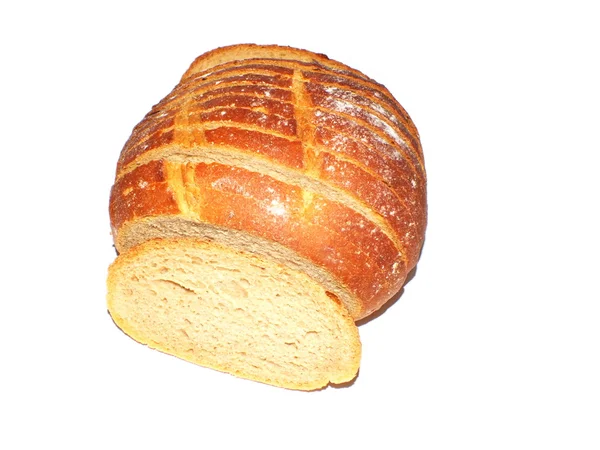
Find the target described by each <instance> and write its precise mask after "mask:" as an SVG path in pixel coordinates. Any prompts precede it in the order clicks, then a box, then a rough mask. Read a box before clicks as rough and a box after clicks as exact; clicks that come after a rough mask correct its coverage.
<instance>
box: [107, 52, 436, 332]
mask: <svg viewBox="0 0 600 450" xmlns="http://www.w3.org/2000/svg"><path fill="white" fill-rule="evenodd" d="M215 153H218V154H220V155H222V156H223V158H225V157H226V158H228V162H227V163H224V162H218V161H215V158H216V157H215V156H214V154H215ZM173 155H176V158H175V157H174V156H173ZM186 158H187V161H188V163H185V161H186ZM217 159H218V158H217ZM251 160H255V161H259V162H260V166H258V165H256V166H252V165H251V164H250V163H248V161H251ZM275 174H278V175H277V176H275ZM286 174H291V175H293V177H290V180H289V181H287V182H286V181H285V176H286ZM300 179H303V180H304V179H305V180H306V181H305V182H304V181H303V182H302V183H300V182H299V181H298V180H300ZM307 186H308V187H309V188H307ZM311 186H312V188H310V187H311ZM318 186H324V187H326V188H327V189H324V190H323V191H319V190H318V189H317V187H318ZM110 215H111V225H112V228H113V232H114V235H115V243H116V245H117V248H118V249H119V247H120V243H121V242H123V241H124V239H123V237H122V236H120V235H119V230H120V229H121V227H122V226H123V225H124V224H127V223H131V222H133V221H136V220H145V219H148V218H151V217H159V216H176V217H188V218H190V220H197V221H204V222H206V223H209V224H214V225H217V226H220V227H228V228H231V229H235V230H240V231H245V232H248V233H251V234H255V235H257V236H260V237H262V238H266V239H269V240H272V241H274V242H277V243H279V244H282V245H285V246H288V247H289V248H291V249H293V250H294V251H296V252H297V253H298V254H299V255H301V256H302V257H303V258H307V259H309V260H311V261H312V262H314V263H315V264H317V265H318V266H320V267H323V268H325V269H326V270H328V271H329V272H331V273H332V274H333V276H334V277H336V278H337V279H339V280H340V283H341V284H343V285H344V286H345V287H346V288H347V289H348V290H349V291H351V292H352V294H353V295H354V296H355V297H356V298H357V299H358V303H359V305H360V306H359V308H357V309H355V310H354V311H352V312H351V313H352V315H353V317H354V319H355V320H358V319H361V318H363V317H365V316H367V315H369V314H371V313H372V312H373V311H375V310H377V309H378V308H380V307H381V306H382V305H383V304H384V303H385V302H386V301H387V300H388V299H389V298H390V297H391V296H392V295H394V294H395V293H396V292H397V291H398V290H399V289H400V288H401V286H402V284H403V283H404V280H405V279H406V275H407V274H408V272H409V271H410V270H411V269H412V268H413V267H414V266H415V265H416V263H417V261H418V258H419V254H420V250H421V246H422V244H423V240H424V234H425V227H426V222H427V205H426V173H425V168H424V160H423V152H422V148H421V144H420V140H419V135H418V132H417V130H416V127H415V125H414V123H413V122H412V120H411V119H410V117H409V116H408V114H407V113H406V111H405V110H404V109H403V108H402V106H400V104H399V103H398V102H397V101H396V100H395V99H394V97H393V96H392V95H391V94H390V93H389V91H388V90H387V89H386V88H385V87H383V86H382V85H380V84H378V83H376V82H375V81H373V80H371V79H370V78H368V77H367V76H366V75H364V74H362V73H361V72H359V71H357V70H355V69H352V68H350V67H348V66H346V65H344V64H341V63H338V62H336V61H333V60H330V59H329V58H327V57H326V56H325V55H321V54H317V53H313V52H308V51H305V50H299V49H293V48H289V47H278V46H256V45H246V44H244V45H238V46H230V47H225V48H221V49H216V50H213V51H212V52H208V53H206V54H204V55H202V56H200V57H199V58H197V59H196V60H195V61H194V63H192V65H191V66H190V68H189V69H188V71H186V73H185V74H184V75H183V77H182V79H181V82H180V84H179V85H178V86H176V87H175V89H174V90H173V92H172V93H171V94H169V95H168V96H167V97H165V98H164V99H163V100H162V101H161V102H159V103H158V104H157V105H155V106H154V107H153V109H152V110H151V111H150V113H148V114H147V115H146V117H145V118H144V119H143V120H142V121H141V122H140V123H139V124H138V125H137V126H136V127H135V129H134V130H133V132H132V135H131V137H130V138H129V140H128V141H127V143H126V144H125V147H124V148H123V151H122V153H121V157H120V159H119V163H118V166H117V175H116V181H115V184H114V186H113V189H112V192H111V201H110Z"/></svg>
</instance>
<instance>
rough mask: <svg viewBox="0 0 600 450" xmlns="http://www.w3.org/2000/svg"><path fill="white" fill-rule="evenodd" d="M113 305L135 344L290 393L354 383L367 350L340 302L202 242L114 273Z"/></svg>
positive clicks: (150, 249)
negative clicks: (330, 384)
mask: <svg viewBox="0 0 600 450" xmlns="http://www.w3.org/2000/svg"><path fill="white" fill-rule="evenodd" d="M108 292H109V295H108V308H109V310H110V313H111V315H112V317H113V319H114V321H115V323H116V324H117V325H118V326H119V327H120V328H121V329H122V330H123V331H125V333H127V334H128V335H130V336H131V337H133V338H134V339H135V340H137V341H139V342H141V343H143V344H146V345H148V346H149V347H151V348H155V349H158V350H161V351H163V352H165V353H168V354H172V355H175V356H178V357H180V358H182V359H185V360H188V361H191V362H194V363H196V364H200V365H202V366H206V367H210V368H213V369H216V370H220V371H223V372H228V373H231V374H235V375H237V376H240V377H243V378H248V379H251V380H256V381H260V382H264V383H269V384H274V385H277V386H282V387H286V388H291V389H302V390H312V389H318V388H321V387H323V386H326V385H327V384H328V383H344V382H347V381H350V380H352V379H353V378H354V377H355V376H356V374H357V371H358V367H359V361H360V352H361V345H360V340H359V335H358V330H357V328H356V326H355V324H354V321H353V320H352V318H351V317H350V315H349V314H348V312H347V311H346V309H345V308H344V306H343V305H342V304H341V302H340V301H339V300H337V298H336V297H335V296H334V295H332V294H331V293H329V292H327V291H326V290H325V289H324V288H323V287H322V285H321V284H319V283H317V282H315V281H314V280H313V279H312V278H310V277H309V276H307V275H306V274H304V273H303V272H300V271H298V270H292V269H290V268H289V267H286V266H283V265H281V264H278V263H276V262H274V261H273V260H270V259H265V258H260V257H258V256H256V255H254V254H252V253H248V252H244V251H240V250H234V249H232V248H231V247H228V246H222V245H219V244H215V243H212V242H206V241H202V240H197V239H159V240H150V241H146V242H144V243H142V244H140V245H138V246H136V247H134V248H132V249H130V250H129V251H128V252H126V253H124V254H122V255H120V256H119V257H118V258H117V259H116V261H115V262H114V263H113V265H112V266H111V268H110V274H109V278H108Z"/></svg>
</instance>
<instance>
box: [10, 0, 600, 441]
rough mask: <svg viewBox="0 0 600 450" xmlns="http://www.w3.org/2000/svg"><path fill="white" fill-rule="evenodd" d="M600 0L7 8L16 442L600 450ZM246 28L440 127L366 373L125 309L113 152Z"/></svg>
mask: <svg viewBox="0 0 600 450" xmlns="http://www.w3.org/2000/svg"><path fill="white" fill-rule="evenodd" d="M594 3H595V2H592V1H590V2H582V1H569V2H553V1H548V2H541V1H540V2H533V1H521V2H512V1H504V2H475V1H473V2H465V1H453V2H428V1H425V2H418V1H411V2H382V1H375V0H371V1H365V2H362V3H357V4H354V3H352V2H327V1H325V0H322V1H318V2H311V1H299V2H285V1H278V2H265V1H259V0H255V1H247V2H232V1H225V0H223V1H212V2H201V1H197V2H180V1H174V0H170V1H165V2H143V3H142V2H140V3H135V4H134V3H130V2H126V1H121V2H94V3H92V2H72V3H67V2H64V1H63V2H61V1H48V2H41V1H40V2H5V3H3V5H4V6H2V7H0V46H1V47H0V48H1V50H2V51H1V53H0V65H1V66H2V69H0V102H1V105H0V147H1V149H2V153H1V154H2V176H0V184H1V186H0V188H1V190H0V192H1V196H2V197H1V199H2V208H1V211H2V213H1V214H2V220H1V221H0V227H1V236H2V238H3V245H2V250H1V257H2V261H3V263H4V268H3V269H1V273H2V290H1V294H0V296H1V309H0V339H1V341H0V342H1V345H2V347H1V349H2V350H1V352H2V353H1V358H0V366H1V369H0V412H1V413H2V415H3V418H2V419H1V422H0V423H1V426H0V427H1V431H0V448H3V449H25V448H27V449H42V448H61V449H83V448H111V449H138V448H139V449H142V448H144V449H151V448H171V449H174V448H211V449H212V448H277V449H283V448H312V449H322V448H368V449H386V448H398V449H400V448H402V449H409V450H411V449H448V448H457V449H461V450H464V449H542V448H543V449H599V448H600V289H599V287H598V280H599V279H600V278H599V276H598V272H599V269H600V263H599V261H598V254H599V252H600V241H599V237H598V232H599V230H600V221H599V220H598V210H599V195H600V183H599V181H598V178H599V171H600V165H599V161H600V159H599V158H598V154H599V152H600V138H599V132H600V88H599V85H600V70H599V67H598V65H599V62H600V31H599V29H600V25H599V17H600V16H599V14H598V13H597V12H596V11H595V10H594V8H593V7H592V6H593V4H594ZM8 5H10V6H8ZM92 5H93V6H92ZM392 5H395V6H393V7H392ZM392 8H393V9H392ZM241 42H256V43H262V44H267V43H277V44H285V45H292V46H297V47H302V48H307V49H310V50H313V51H317V52H321V53H326V54H327V55H329V56H330V57H331V58H334V59H338V60H341V61H343V62H345V63H347V64H349V65H351V66H354V67H355V68H357V69H359V70H362V71H363V72H365V73H367V74H368V75H369V76H371V77H372V78H375V79H376V80H378V81H379V82H381V83H383V84H385V85H386V86H387V87H388V88H389V89H390V90H391V91H392V92H393V93H394V95H395V96H396V97H397V99H398V100H399V101H400V102H401V103H402V104H403V106H404V107H405V108H406V109H407V110H408V111H409V113H410V114H411V116H412V118H413V120H414V121H415V123H416V125H417V127H418V128H419V131H420V134H421V138H422V143H423V147H424V151H425V157H426V165H427V171H428V178H429V227H428V231H427V239H426V243H425V249H424V252H423V255H422V259H421V262H420V264H419V266H418V270H417V274H416V277H415V278H414V279H413V280H412V281H411V282H410V283H409V284H408V285H407V287H406V289H405V292H404V294H403V295H402V297H401V298H400V300H398V301H397V302H396V303H394V304H393V305H392V306H391V307H390V308H389V309H388V310H387V311H386V312H385V313H384V314H383V315H381V316H380V317H379V318H377V319H376V320H374V321H371V322H369V323H367V324H366V325H364V326H361V328H360V332H361V336H362V341H363V349H364V356H363V360H362V366H361V371H360V375H359V377H358V379H357V380H356V382H355V383H354V384H353V385H352V386H351V387H349V388H344V389H334V388H329V389H326V390H323V391H319V392H314V393H302V392H293V391H286V390H282V389H277V388H273V387H269V386H265V385H261V384H257V383H253V382H248V381H244V380H239V379H236V378H233V377H231V376H229V375H224V374H220V373H217V372H213V371H210V370H207V369H203V368H200V367H197V366H194V365H191V364H189V363H185V362H183V361H180V360H177V359H175V358H172V357H169V356H166V355H163V354H161V353H158V352H155V351H151V350H149V349H147V348H145V347H144V346H142V345H139V344H137V343H135V342H134V341H132V340H131V339H129V338H128V337H127V336H125V335H124V334H123V333H122V332H120V331H119V330H118V329H117V328H116V327H115V325H114V324H113V323H112V321H111V319H110V317H109V316H108V314H107V313H106V307H105V303H104V302H105V299H104V296H105V284H104V283H105V277H106V270H107V266H108V265H109V263H110V262H111V261H112V260H113V259H114V257H115V252H114V249H113V247H112V241H111V237H110V234H109V232H110V229H109V219H108V212H107V210H108V195H109V189H110V186H111V184H112V181H113V176H114V170H115V167H116V162H117V158H118V155H119V152H120V150H121V148H122V146H123V144H124V143H125V140H126V139H127V137H128V136H129V133H130V132H131V129H132V128H133V126H134V125H135V124H136V123H137V122H138V121H139V120H140V119H141V118H142V117H143V115H144V114H145V113H146V112H147V111H148V110H149V109H150V107H151V106H152V105H153V104H154V103H156V102H158V101H159V100H160V99H161V98H162V97H163V96H165V95H166V94H167V93H168V92H169V91H170V90H171V89H172V88H173V87H174V85H175V84H176V83H177V82H178V80H179V78H180V76H181V75H182V74H183V72H184V71H185V69H186V68H187V67H188V65H189V64H190V63H191V62H192V60H193V59H194V58H195V57H196V56H198V55H199V54H201V53H203V52H205V51H208V50H211V49H213V48H215V47H218V46H222V45H227V44H234V43H241Z"/></svg>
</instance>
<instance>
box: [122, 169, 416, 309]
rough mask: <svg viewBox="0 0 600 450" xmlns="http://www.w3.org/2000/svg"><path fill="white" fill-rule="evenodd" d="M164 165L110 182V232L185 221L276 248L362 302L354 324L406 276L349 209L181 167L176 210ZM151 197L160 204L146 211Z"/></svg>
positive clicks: (247, 175) (230, 172) (268, 183)
mask: <svg viewBox="0 0 600 450" xmlns="http://www.w3.org/2000/svg"><path fill="white" fill-rule="evenodd" d="M161 165H162V167H161ZM166 165H167V163H166V162H164V161H153V162H151V163H149V164H147V165H144V166H140V167H138V168H136V169H135V170H133V171H132V172H129V173H127V174H126V175H124V176H123V177H121V178H120V179H119V180H118V181H117V183H116V184H115V186H114V188H113V191H112V202H111V206H112V208H111V217H112V223H113V227H114V228H115V230H119V229H120V228H121V226H122V225H123V224H125V223H127V222H133V221H135V220H138V219H144V218H148V217H152V216H174V217H188V218H189V219H190V220H194V221H196V222H199V223H206V224H211V225H216V226H218V227H221V228H226V229H232V230H238V231H244V232H247V233H250V234H252V235H255V236H258V237H260V238H264V239H266V240H269V241H273V242H277V243H278V244H281V245H284V246H285V247H287V248H290V249H291V250H294V251H295V252H297V253H298V254H299V255H300V256H301V257H303V258H306V259H308V260H309V261H312V262H313V263H314V264H316V265H317V266H319V267H324V268H326V269H327V270H328V271H330V272H331V273H332V274H333V275H334V277H335V278H336V279H338V280H340V281H341V282H342V283H343V284H344V285H345V286H346V287H347V288H348V289H349V290H350V291H351V292H352V293H353V294H354V295H355V296H356V297H358V298H360V299H362V300H363V303H362V305H361V309H360V310H359V311H353V312H354V313H355V314H356V315H357V316H364V315H366V314H367V313H369V312H371V311H374V310H375V309H377V308H379V307H380V306H381V304H382V302H384V301H385V300H387V299H388V298H389V297H390V296H391V295H393V294H394V293H395V292H397V291H398V289H400V287H401V284H402V282H403V276H402V274H404V273H406V264H405V262H404V260H403V258H402V255H401V254H400V253H399V252H398V251H397V249H396V248H395V246H394V244H393V243H392V242H391V241H390V240H389V239H388V238H387V236H386V235H385V234H384V233H383V232H382V231H381V230H380V229H379V227H378V226H377V225H376V224H373V223H372V222H369V221H368V220H366V219H365V218H364V217H363V216H361V215H360V214H358V213H356V212H354V211H353V210H352V209H350V208H348V207H346V206H344V205H341V204H339V203H337V202H333V201H330V200H328V199H326V198H323V197H322V196H320V195H319V194H317V193H313V192H307V191H306V190H303V189H301V188H299V187H297V186H293V185H289V184H286V183H283V182H281V181H278V180H275V179H273V178H272V177H269V176H267V175H263V174H259V173H256V172H251V171H248V170H245V169H241V168H238V167H233V166H225V165H222V164H216V163H212V164H205V163H198V164H187V165H185V166H181V169H182V172H181V179H180V180H179V182H180V183H181V184H180V189H181V190H182V191H183V192H186V193H190V195H188V196H187V198H186V200H185V203H186V205H185V207H182V205H181V204H180V202H178V200H177V194H176V193H174V192H173V190H174V188H175V186H176V185H177V181H173V182H172V183H171V188H168V187H165V183H166V182H165V177H164V174H166V173H167V172H168V170H167V168H166ZM156 174H160V175H159V176H157V175H156ZM157 194H158V195H157ZM155 197H158V199H159V200H160V202H155V203H153V204H152V205H151V206H150V203H151V202H152V199H153V198H155ZM116 234H117V236H116V243H117V248H118V249H120V247H121V246H120V244H119V242H120V241H119V237H118V231H117V233H116ZM365 236H368V239H367V238H365ZM398 274H400V275H401V276H400V277H399V276H398Z"/></svg>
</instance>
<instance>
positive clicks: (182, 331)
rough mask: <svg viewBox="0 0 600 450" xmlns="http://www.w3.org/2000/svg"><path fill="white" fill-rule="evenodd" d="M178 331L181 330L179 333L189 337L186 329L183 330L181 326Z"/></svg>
mask: <svg viewBox="0 0 600 450" xmlns="http://www.w3.org/2000/svg"><path fill="white" fill-rule="evenodd" d="M179 331H180V332H181V334H183V335H184V336H185V337H186V338H188V339H189V338H190V335H189V334H187V331H185V330H184V329H183V328H180V329H179Z"/></svg>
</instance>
